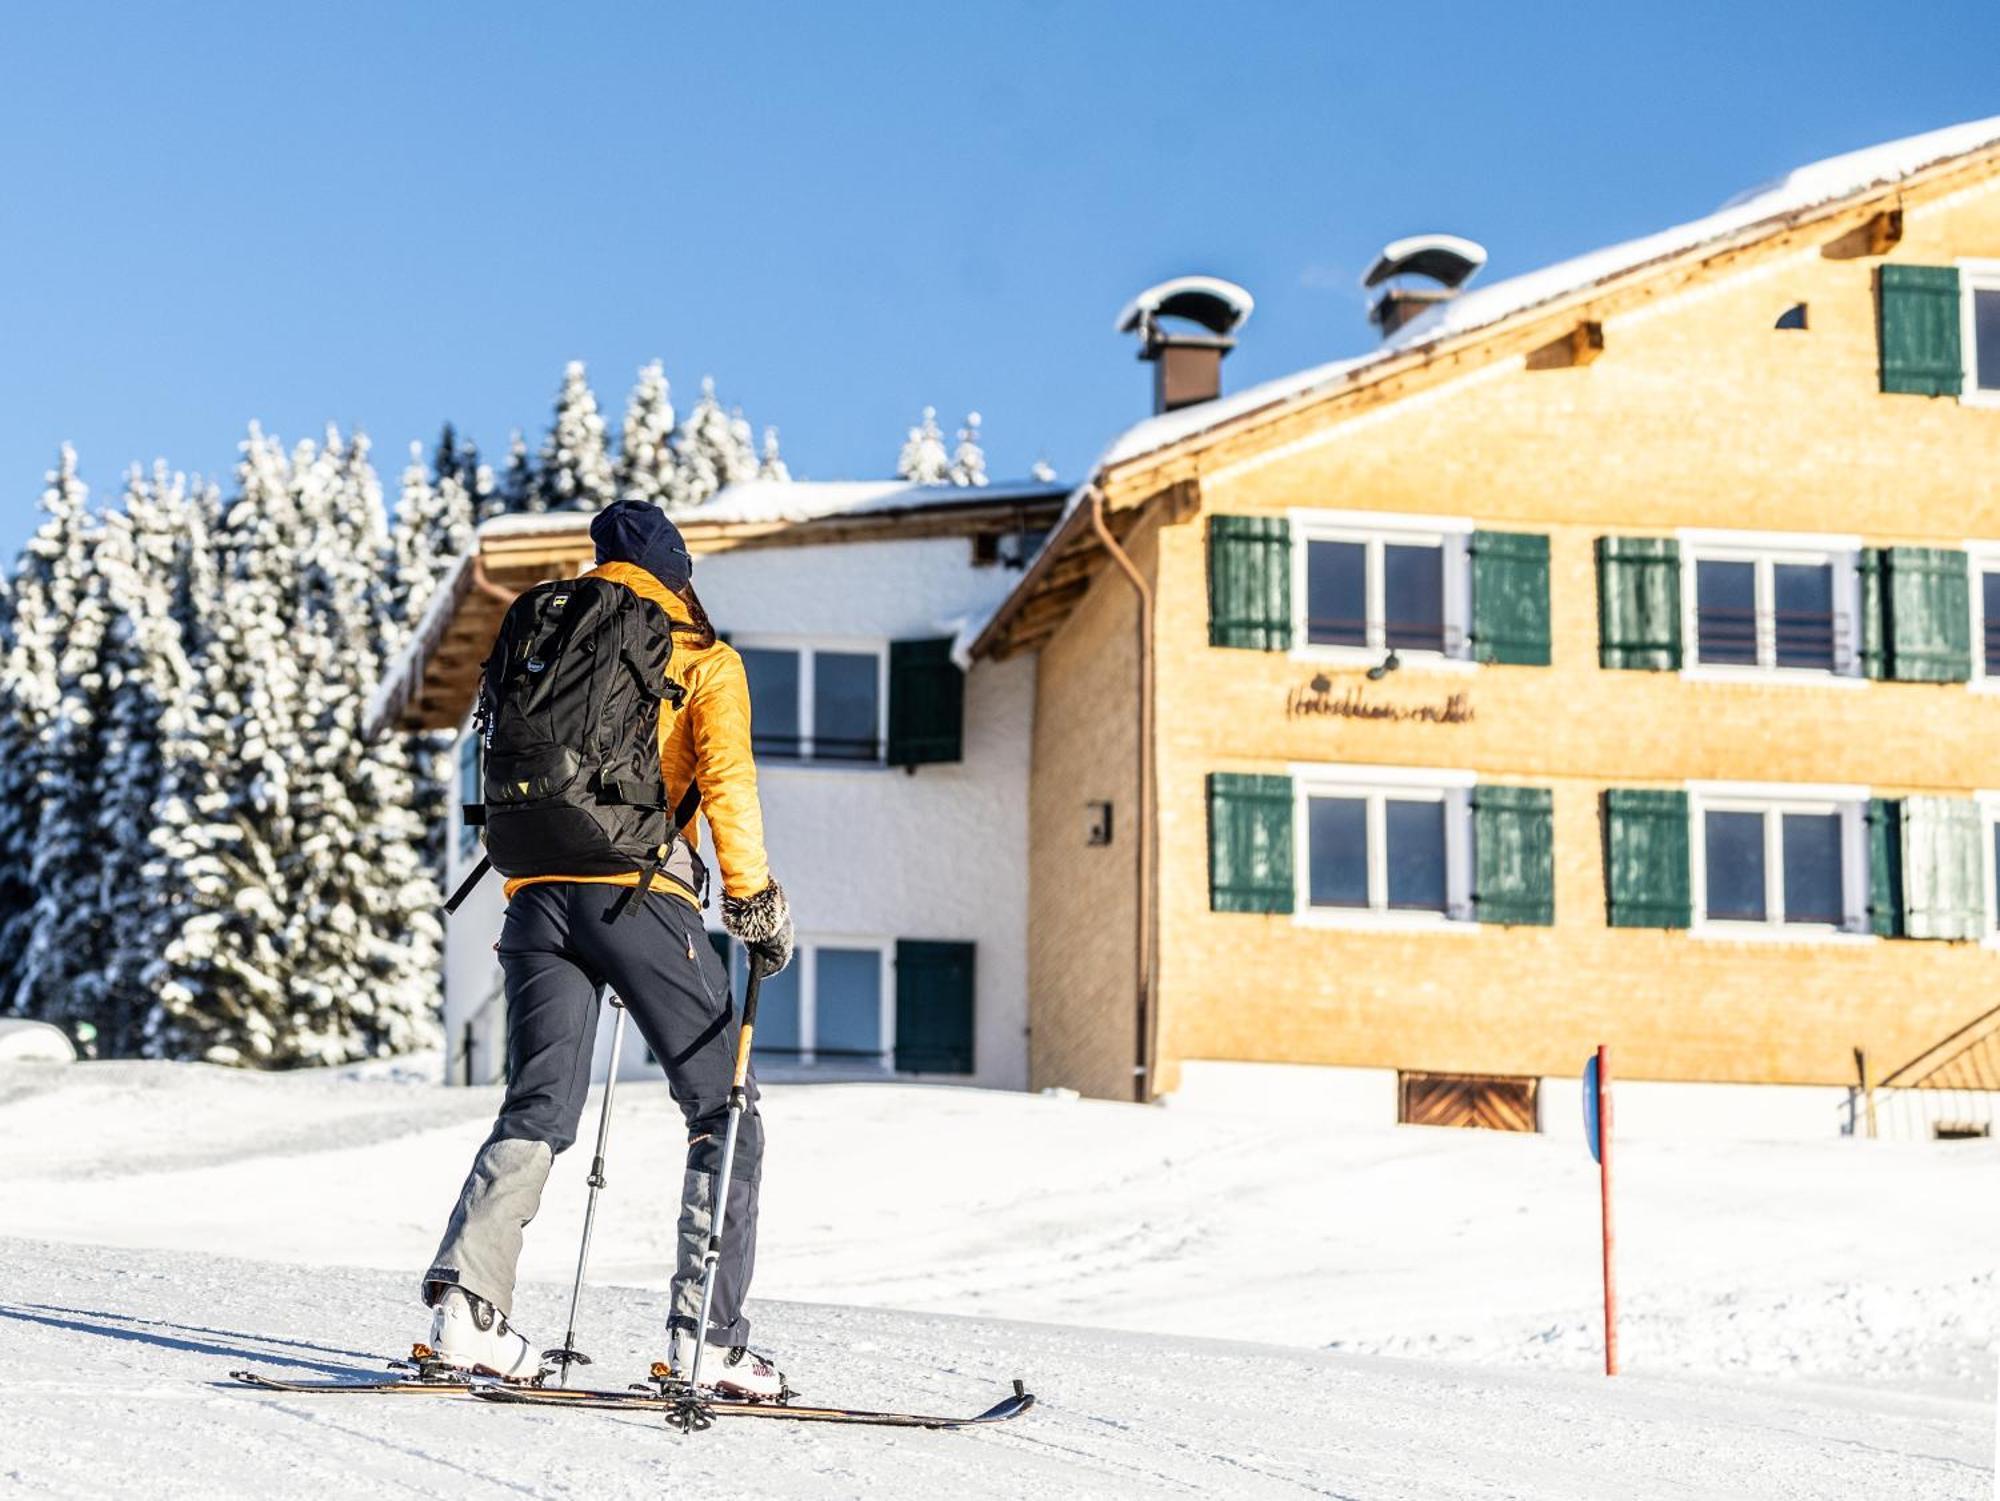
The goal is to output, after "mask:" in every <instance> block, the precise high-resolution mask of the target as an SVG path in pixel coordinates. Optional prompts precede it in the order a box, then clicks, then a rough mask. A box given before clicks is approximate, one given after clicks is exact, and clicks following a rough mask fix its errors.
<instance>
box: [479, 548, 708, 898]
mask: <svg viewBox="0 0 2000 1501" xmlns="http://www.w3.org/2000/svg"><path fill="white" fill-rule="evenodd" d="M673 650H674V639H673V621H672V620H671V619H670V618H669V617H668V615H667V613H666V611H664V610H662V609H661V608H660V607H659V606H658V605H656V604H654V603H653V602H652V601H651V600H649V599H645V598H643V597H642V596H640V595H639V594H637V593H636V592H634V591H633V590H631V589H628V588H626V587H625V586H624V585H622V584H618V583H613V582H612V581H611V580H609V579H601V578H580V579H560V580H557V581H556V582H554V583H547V584H538V585H536V586H535V587H534V588H532V589H530V590H528V591H527V592H526V593H525V594H523V595H521V596H520V597H519V598H518V599H516V600H515V601H514V602H513V604H511V605H509V606H508V607H507V615H506V618H505V619H504V620H502V621H501V622H500V634H499V635H498V636H497V637H496V638H495V639H494V642H493V650H492V652H491V654H489V655H488V656H487V658H486V662H485V665H484V666H483V667H482V668H481V669H480V681H479V702H478V707H477V710H476V711H475V714H474V721H473V728H474V732H475V733H476V734H478V735H479V737H480V739H481V743H482V745H483V748H484V752H485V754H484V761H485V765H486V777H485V789H484V795H485V801H484V802H483V803H468V804H466V805H465V821H466V823H467V824H468V825H483V826H484V827H485V831H486V854H485V858H483V859H482V860H481V861H480V862H479V865H478V866H477V867H476V868H475V869H474V870H473V871H472V873H471V874H470V875H469V876H467V877H466V879H465V881H464V882H463V883H462V884H461V885H460V886H459V888H458V890H457V891H456V892H455V893H454V894H453V895H452V898H451V900H450V901H449V902H447V903H446V904H445V910H446V911H447V912H455V911H457V910H458V906H459V904H460V903H461V902H463V901H464V900H465V898H466V896H467V895H469V894H470V892H471V890H472V888H473V887H474V886H475V885H476V884H477V883H478V881H479V878H480V877H481V876H483V875H484V874H485V873H486V871H487V870H488V869H489V868H490V869H493V870H497V871H499V872H500V873H501V874H502V875H503V876H508V877H515V876H615V875H621V874H623V873H625V872H627V871H634V870H636V871H638V872H640V881H639V885H638V886H637V887H635V888H634V890H635V891H637V892H643V891H648V890H650V889H651V888H652V884H653V878H654V877H655V876H657V875H658V874H659V873H660V871H661V869H662V868H663V867H664V866H665V865H666V864H667V861H668V858H669V856H670V854H671V853H672V849H673V843H674V840H675V838H676V837H677V831H678V830H679V829H680V828H682V827H684V826H685V825H686V823H687V821H688V820H689V819H690V818H691V817H693V815H694V808H695V804H696V802H697V801H698V799H699V792H698V790H697V789H695V788H693V787H690V788H689V789H688V792H687V795H686V796H685V797H683V798H682V799H681V803H680V806H678V807H676V808H674V809H673V810H672V816H671V818H670V817H669V809H668V806H667V796H666V788H665V786H664V785H663V784H662V783H661V781H660V746H659V739H658V736H659V717H660V706H661V704H662V703H671V704H672V705H673V707H674V708H676V709H678V708H679V707H680V706H681V702H682V700H683V699H684V698H685V696H686V690H685V689H683V688H682V687H681V685H680V684H678V683H675V682H673V681H671V680H670V679H669V678H668V676H667V669H668V666H669V664H670V663H671V662H672V660H673ZM620 910H623V909H622V908H621V909H620Z"/></svg>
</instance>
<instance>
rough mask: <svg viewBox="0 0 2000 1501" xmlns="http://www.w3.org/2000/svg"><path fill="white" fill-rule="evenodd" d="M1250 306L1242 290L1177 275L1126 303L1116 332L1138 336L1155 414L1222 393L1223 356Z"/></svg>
mask: <svg viewBox="0 0 2000 1501" xmlns="http://www.w3.org/2000/svg"><path fill="white" fill-rule="evenodd" d="M1255 306H1256V302H1255V300H1254V299H1253V298H1252V297H1251V296H1250V294H1249V293H1248V292H1246V291H1244V290H1243V288H1241V287H1239V286H1237V285H1236V283H1234V282H1231V281H1224V280H1222V279H1221V278H1220V277H1216V276H1177V277H1175V278H1174V279H1173V280H1172V281H1163V282H1161V283H1160V284H1159V285H1158V286H1156V287H1148V288H1147V289H1146V290H1145V291H1143V292H1141V293H1140V294H1139V295H1138V296H1137V297H1134V298H1133V299H1132V300H1131V301H1130V302H1128V303H1126V304H1125V306H1124V308H1123V309H1122V310H1121V311H1120V312H1119V314H1118V322H1117V329H1118V332H1119V333H1121V334H1133V333H1135V334H1137V335H1138V336H1139V358H1140V359H1142V360H1148V361H1150V362H1151V363H1152V366H1153V411H1154V413H1155V414H1158V413H1160V412H1172V411H1177V410H1178V409H1180V408H1181V407H1185V406H1193V405H1194V404H1195V403H1196V402H1200V401H1213V400H1214V399H1215V398H1216V397H1218V396H1220V395H1221V394H1222V357H1223V356H1224V355H1226V354H1228V353H1229V351H1230V350H1232V349H1234V348H1235V347H1236V338H1235V335H1236V330H1237V329H1239V328H1241V327H1242V326H1243V325H1244V323H1246V322H1247V321H1248V320H1249V317H1250V311H1251V309H1252V308H1254V307H1255ZM1163 320H1164V321H1163Z"/></svg>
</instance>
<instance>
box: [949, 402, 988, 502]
mask: <svg viewBox="0 0 2000 1501" xmlns="http://www.w3.org/2000/svg"><path fill="white" fill-rule="evenodd" d="M947 478H949V479H950V480H951V482H952V483H953V484H954V485H983V484H985V483H986V450H985V449H983V448H981V447H980V446H979V413H977V412H967V413H966V414H965V426H963V427H961V428H960V429H959V430H958V447H956V448H954V449H953V450H952V453H951V470H950V472H949V474H948V475H947Z"/></svg>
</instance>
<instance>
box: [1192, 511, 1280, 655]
mask: <svg viewBox="0 0 2000 1501" xmlns="http://www.w3.org/2000/svg"><path fill="white" fill-rule="evenodd" d="M1208 644H1209V645H1210V646H1238V647H1247V648H1249V649H1250V650H1253V651H1289V650H1291V645H1292V525H1291V523H1290V522H1289V521H1287V520H1286V519H1285V518H1284V517H1282V516H1211V517H1209V518H1208Z"/></svg>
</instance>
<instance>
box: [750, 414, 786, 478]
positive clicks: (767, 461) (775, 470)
mask: <svg viewBox="0 0 2000 1501" xmlns="http://www.w3.org/2000/svg"><path fill="white" fill-rule="evenodd" d="M791 477H792V471H791V470H790V469H789V468H788V467H786V464H785V460H784V458H783V456H782V455H781V454H779V452H778V430H777V429H776V428H775V427H767V428H765V429H764V456H763V457H762V458H760V459H759V460H758V461H757V478H759V479H765V480H777V481H780V482H784V481H788V480H790V479H791Z"/></svg>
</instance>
